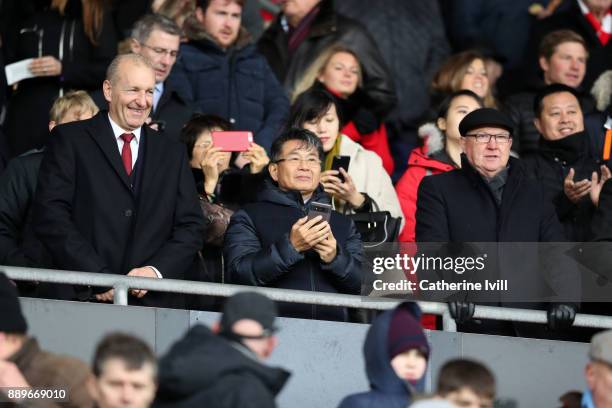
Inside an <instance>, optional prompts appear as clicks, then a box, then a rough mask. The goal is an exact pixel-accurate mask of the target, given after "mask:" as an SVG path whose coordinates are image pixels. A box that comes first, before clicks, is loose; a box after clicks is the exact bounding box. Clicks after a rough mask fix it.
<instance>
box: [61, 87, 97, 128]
mask: <svg viewBox="0 0 612 408" xmlns="http://www.w3.org/2000/svg"><path fill="white" fill-rule="evenodd" d="M76 107H80V108H81V109H83V110H89V111H91V113H92V114H94V115H95V114H96V113H98V110H99V109H98V106H97V105H96V104H95V102H94V101H93V99H91V97H90V96H89V94H88V93H87V92H85V91H70V92H68V93H66V94H65V95H64V96H60V97H59V98H57V99H56V100H55V102H54V103H53V106H52V107H51V110H50V111H49V120H51V121H53V122H56V123H60V122H61V121H62V119H63V118H64V116H65V115H66V114H67V113H68V111H70V110H71V109H73V108H76Z"/></svg>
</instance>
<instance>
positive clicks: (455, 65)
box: [431, 50, 497, 108]
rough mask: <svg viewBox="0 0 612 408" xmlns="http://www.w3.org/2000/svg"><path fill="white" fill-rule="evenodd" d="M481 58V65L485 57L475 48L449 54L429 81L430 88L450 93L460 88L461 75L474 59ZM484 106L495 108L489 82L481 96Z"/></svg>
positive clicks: (442, 92) (462, 75)
mask: <svg viewBox="0 0 612 408" xmlns="http://www.w3.org/2000/svg"><path fill="white" fill-rule="evenodd" d="M477 59H479V60H481V61H482V63H483V65H484V64H485V61H486V58H485V56H484V55H482V54H481V53H480V52H478V51H475V50H468V51H463V52H460V53H457V54H454V55H451V56H450V57H449V58H448V59H447V60H446V62H444V64H442V66H441V67H440V69H439V70H438V72H436V75H435V76H434V78H433V80H432V81H431V89H432V90H433V91H434V92H436V93H441V94H450V93H453V92H456V91H460V90H461V83H462V82H463V77H464V76H465V74H466V73H467V71H468V69H469V67H470V65H471V64H472V62H474V61H475V60H477ZM482 99H483V101H484V106H485V107H486V108H496V107H497V103H496V102H495V97H494V96H493V93H492V91H491V84H489V89H488V90H487V94H486V95H485V96H484V98H482Z"/></svg>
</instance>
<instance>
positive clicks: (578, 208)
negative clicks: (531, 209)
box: [522, 132, 599, 242]
mask: <svg viewBox="0 0 612 408" xmlns="http://www.w3.org/2000/svg"><path fill="white" fill-rule="evenodd" d="M588 142H589V139H588V135H587V133H586V132H580V133H575V134H573V135H570V136H567V137H566V138H564V139H561V140H556V141H549V140H545V139H543V138H542V139H540V143H539V145H540V149H539V153H534V154H531V155H528V156H526V157H525V158H524V159H523V160H522V161H523V165H524V167H525V171H526V172H527V174H528V175H529V176H530V177H531V178H532V179H533V180H535V181H537V182H538V183H539V184H540V185H541V186H542V188H543V190H544V195H545V197H546V198H547V200H549V201H550V202H551V203H553V205H554V206H555V210H556V212H557V216H558V217H559V221H560V222H561V224H562V226H563V229H564V232H565V238H566V240H567V241H571V242H584V241H588V240H589V238H590V236H591V232H590V224H591V218H592V217H593V211H594V210H595V206H594V205H593V203H592V202H591V199H590V197H589V195H588V194H587V195H586V196H585V197H583V198H582V199H581V200H580V201H579V202H578V203H577V204H574V203H572V202H571V201H570V200H569V199H568V198H567V196H566V195H565V192H564V191H563V182H564V180H565V177H566V176H567V173H569V171H570V169H571V168H573V169H574V171H575V172H576V174H575V176H574V181H576V182H578V181H580V180H583V179H587V180H590V179H591V174H592V173H593V172H594V171H597V169H598V167H599V163H598V161H597V160H596V159H595V158H593V157H592V156H591V155H590V154H589V150H588V149H589V146H588Z"/></svg>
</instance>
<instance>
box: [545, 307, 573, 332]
mask: <svg viewBox="0 0 612 408" xmlns="http://www.w3.org/2000/svg"><path fill="white" fill-rule="evenodd" d="M576 309H577V308H576V306H574V305H570V304H567V303H553V304H551V305H550V306H549V307H548V315H547V318H548V319H547V320H548V328H549V329H550V330H559V329H567V328H568V327H571V325H572V324H573V323H574V319H575V318H576Z"/></svg>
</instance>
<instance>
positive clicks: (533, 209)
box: [416, 155, 580, 302]
mask: <svg viewBox="0 0 612 408" xmlns="http://www.w3.org/2000/svg"><path fill="white" fill-rule="evenodd" d="M461 166H462V168H461V169H457V170H453V171H450V172H447V173H441V174H437V175H434V176H430V177H425V178H424V179H423V181H422V182H421V184H420V186H419V190H418V199H417V211H416V220H417V223H416V241H417V242H444V243H445V242H452V243H487V242H489V243H496V242H515V243H527V244H521V245H512V246H510V245H502V246H499V248H497V247H496V246H493V245H492V246H491V248H493V250H494V251H496V252H495V253H494V254H493V255H494V257H492V256H491V253H489V254H488V256H489V259H488V261H487V264H490V265H497V266H494V267H493V268H487V269H486V270H485V272H483V273H485V274H496V275H493V276H491V277H492V278H495V279H509V282H508V285H509V287H510V290H509V291H508V292H507V293H501V294H500V299H499V300H501V301H504V299H505V300H506V301H515V302H516V301H519V300H520V301H531V302H535V301H539V299H542V298H544V297H546V296H550V293H551V292H550V289H552V290H553V291H554V292H555V293H556V294H557V295H558V298H557V299H560V300H563V301H566V300H568V299H571V300H574V299H577V297H578V295H579V293H580V281H579V278H578V275H577V274H578V272H577V270H576V269H575V265H574V264H570V263H569V261H568V262H567V263H566V265H565V266H564V267H563V268H552V269H550V268H549V269H547V271H550V273H548V274H544V273H542V272H539V271H540V265H539V263H538V262H539V261H538V259H540V258H539V257H540V255H541V254H542V252H541V251H542V249H550V247H548V248H543V247H540V246H538V245H537V243H538V242H553V243H556V242H563V241H565V237H564V234H563V230H562V227H561V224H560V223H559V220H558V219H557V215H556V213H555V209H554V207H553V205H552V203H551V202H550V200H549V199H548V198H547V196H546V194H545V193H544V190H543V188H542V187H541V186H540V185H539V183H538V182H537V181H534V180H531V179H529V178H528V176H527V174H526V172H525V170H524V169H523V166H522V165H521V163H520V162H519V160H517V159H514V158H510V161H509V170H508V177H507V181H506V184H505V187H504V190H503V195H502V201H501V205H498V204H497V202H496V200H495V199H494V197H493V194H492V193H491V191H490V189H489V187H488V186H487V185H486V183H485V181H484V179H483V178H482V176H481V175H480V174H479V173H478V172H477V171H476V170H475V169H474V168H473V167H472V166H471V165H470V163H469V162H468V160H467V158H466V156H465V155H462V163H461ZM488 252H491V249H489V250H488ZM549 259H550V258H549ZM519 260H520V261H519ZM492 262H497V263H492ZM556 265H557V264H555V266H556ZM519 271H520V273H519ZM512 289H513V290H512ZM472 295H473V296H474V297H473V299H476V300H478V299H479V298H481V299H482V298H483V297H484V296H487V295H488V294H487V293H481V292H479V293H473V294H472ZM491 298H492V297H491V296H489V299H491ZM493 298H494V297H493Z"/></svg>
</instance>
